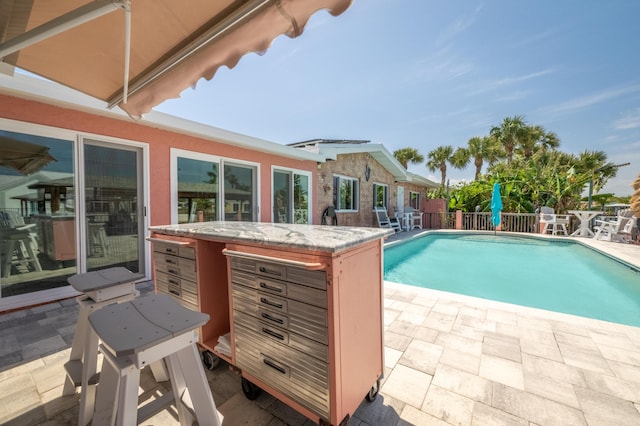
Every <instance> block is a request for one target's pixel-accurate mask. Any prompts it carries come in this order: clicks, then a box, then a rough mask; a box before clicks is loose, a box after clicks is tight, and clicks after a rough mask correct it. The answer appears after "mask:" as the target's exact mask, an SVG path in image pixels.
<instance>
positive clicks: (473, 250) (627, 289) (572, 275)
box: [384, 234, 640, 326]
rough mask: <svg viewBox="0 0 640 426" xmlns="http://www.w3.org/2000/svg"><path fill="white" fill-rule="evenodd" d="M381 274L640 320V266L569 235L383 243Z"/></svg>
mask: <svg viewBox="0 0 640 426" xmlns="http://www.w3.org/2000/svg"><path fill="white" fill-rule="evenodd" d="M384 279H385V280H387V281H393V282H397V283H403V284H410V285H414V286H418V287H425V288H432V289H437V290H443V291H449V292H453V293H460V294H466V295H469V296H475V297H482V298H485V299H491V300H497V301H500V302H507V303H513V304H517V305H523V306H529V307H534V308H541V309H547V310H550V311H556V312H563V313H568V314H573V315H580V316H584V317H588V318H596V319H601V320H605V321H611V322H616V323H621V324H627V325H633V326H640V271H638V270H635V269H633V268H631V267H629V266H626V265H624V264H621V263H619V262H617V261H615V260H613V259H611V258H609V257H607V256H604V255H601V254H599V253H597V252H596V251H594V250H591V249H589V248H587V247H584V246H582V245H581V244H579V243H574V242H570V241H563V242H561V241H550V240H546V239H545V240H543V239H538V238H535V237H512V236H505V235H498V236H494V235H478V234H455V235H453V234H429V235H425V236H423V237H419V238H415V239H413V240H410V241H407V242H403V243H400V244H396V245H392V246H389V247H385V250H384Z"/></svg>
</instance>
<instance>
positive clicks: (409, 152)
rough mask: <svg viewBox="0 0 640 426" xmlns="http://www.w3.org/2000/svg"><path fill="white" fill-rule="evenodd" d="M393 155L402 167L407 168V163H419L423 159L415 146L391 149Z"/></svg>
mask: <svg viewBox="0 0 640 426" xmlns="http://www.w3.org/2000/svg"><path fill="white" fill-rule="evenodd" d="M393 156H394V157H396V160H398V161H399V162H400V164H402V167H404V168H405V169H406V168H407V166H408V164H409V163H411V164H420V163H422V162H423V161H424V156H423V155H422V154H420V153H419V152H418V150H417V149H415V148H409V147H407V148H400V149H396V150H395V151H393Z"/></svg>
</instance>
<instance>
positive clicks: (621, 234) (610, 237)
mask: <svg viewBox="0 0 640 426" xmlns="http://www.w3.org/2000/svg"><path fill="white" fill-rule="evenodd" d="M635 226H636V219H635V217H634V216H633V211H632V210H622V211H620V212H619V213H618V216H617V217H616V219H615V220H609V221H607V220H596V226H594V229H595V230H596V233H595V234H594V235H593V239H595V240H603V241H622V242H629V241H631V237H632V232H633V228H634V227H635Z"/></svg>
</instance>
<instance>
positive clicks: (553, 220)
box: [540, 206, 571, 235]
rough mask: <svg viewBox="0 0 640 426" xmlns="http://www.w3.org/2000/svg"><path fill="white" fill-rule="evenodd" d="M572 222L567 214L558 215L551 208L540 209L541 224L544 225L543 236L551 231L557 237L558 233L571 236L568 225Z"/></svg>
mask: <svg viewBox="0 0 640 426" xmlns="http://www.w3.org/2000/svg"><path fill="white" fill-rule="evenodd" d="M570 221H571V217H570V216H569V215H567V214H556V213H555V211H554V210H553V209H552V208H551V207H546V206H545V207H540V224H542V225H543V228H542V233H543V234H546V233H547V232H549V231H551V234H552V235H557V234H558V232H562V233H563V234H564V235H569V233H568V232H567V225H569V222H570Z"/></svg>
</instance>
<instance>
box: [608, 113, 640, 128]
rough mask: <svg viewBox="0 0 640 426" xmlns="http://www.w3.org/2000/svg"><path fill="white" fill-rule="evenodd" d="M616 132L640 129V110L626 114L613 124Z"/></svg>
mask: <svg viewBox="0 0 640 426" xmlns="http://www.w3.org/2000/svg"><path fill="white" fill-rule="evenodd" d="M613 127H614V128H615V129H616V130H627V129H637V128H639V127H640V108H638V109H636V110H635V111H633V112H631V113H628V114H626V115H625V116H624V117H622V118H620V119H618V120H616V121H615V122H614V123H613Z"/></svg>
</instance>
